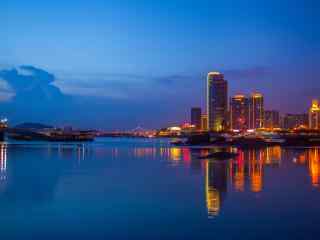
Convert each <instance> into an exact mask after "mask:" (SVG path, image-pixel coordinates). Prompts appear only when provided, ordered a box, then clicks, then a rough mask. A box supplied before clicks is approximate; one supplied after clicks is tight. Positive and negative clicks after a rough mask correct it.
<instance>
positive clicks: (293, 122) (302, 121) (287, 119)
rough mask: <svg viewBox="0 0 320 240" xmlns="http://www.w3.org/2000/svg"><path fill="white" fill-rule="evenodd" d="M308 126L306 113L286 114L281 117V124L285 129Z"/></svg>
mask: <svg viewBox="0 0 320 240" xmlns="http://www.w3.org/2000/svg"><path fill="white" fill-rule="evenodd" d="M301 126H304V127H307V126H308V114H286V115H285V116H284V118H283V126H282V128H285V129H293V128H298V127H301Z"/></svg>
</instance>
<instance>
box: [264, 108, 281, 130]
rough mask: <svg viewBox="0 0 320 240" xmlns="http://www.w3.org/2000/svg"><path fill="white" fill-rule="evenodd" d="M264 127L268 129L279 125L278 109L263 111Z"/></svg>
mask: <svg viewBox="0 0 320 240" xmlns="http://www.w3.org/2000/svg"><path fill="white" fill-rule="evenodd" d="M264 127H265V128H270V129H273V128H279V127H280V113H279V111H275V110H269V111H265V112H264Z"/></svg>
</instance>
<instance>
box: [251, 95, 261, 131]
mask: <svg viewBox="0 0 320 240" xmlns="http://www.w3.org/2000/svg"><path fill="white" fill-rule="evenodd" d="M249 113H250V121H249V127H250V128H251V129H257V128H263V126H264V100H263V95H262V94H261V93H253V94H251V97H250V111H249Z"/></svg>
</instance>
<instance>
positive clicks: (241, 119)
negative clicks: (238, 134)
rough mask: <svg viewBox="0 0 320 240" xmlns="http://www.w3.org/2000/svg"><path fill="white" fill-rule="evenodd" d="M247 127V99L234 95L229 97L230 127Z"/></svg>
mask: <svg viewBox="0 0 320 240" xmlns="http://www.w3.org/2000/svg"><path fill="white" fill-rule="evenodd" d="M248 127H249V99H248V98H246V97H245V96H244V95H235V96H233V97H232V98H231V99H230V128H231V129H232V130H243V129H248Z"/></svg>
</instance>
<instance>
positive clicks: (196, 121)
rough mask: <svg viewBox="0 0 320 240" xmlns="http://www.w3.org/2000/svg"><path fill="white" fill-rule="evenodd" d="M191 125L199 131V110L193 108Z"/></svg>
mask: <svg viewBox="0 0 320 240" xmlns="http://www.w3.org/2000/svg"><path fill="white" fill-rule="evenodd" d="M190 118H191V124H192V125H194V126H195V127H196V129H198V130H200V129H201V108H199V107H194V108H191V117H190Z"/></svg>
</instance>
